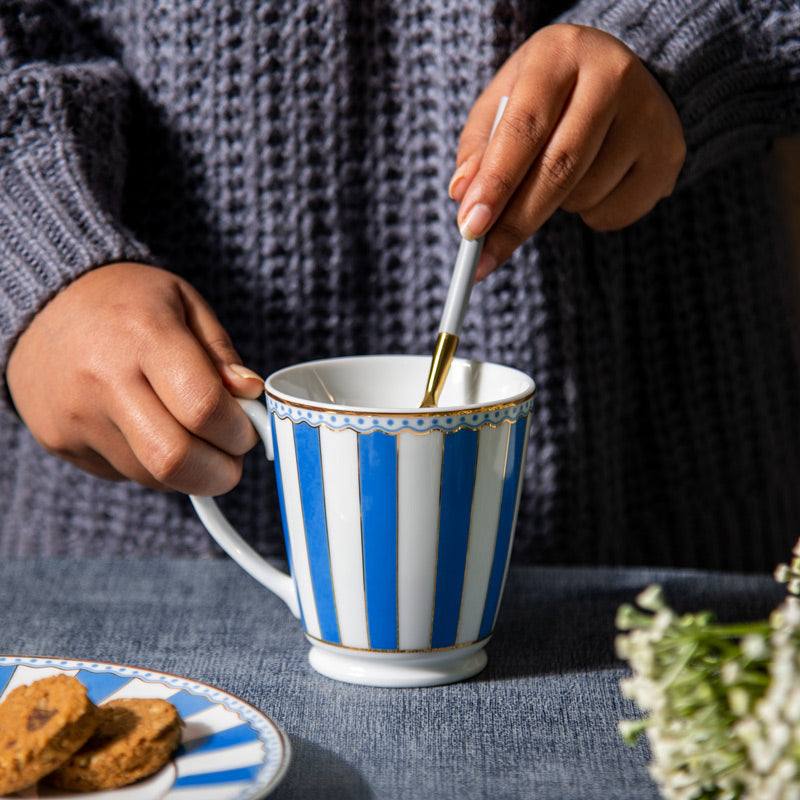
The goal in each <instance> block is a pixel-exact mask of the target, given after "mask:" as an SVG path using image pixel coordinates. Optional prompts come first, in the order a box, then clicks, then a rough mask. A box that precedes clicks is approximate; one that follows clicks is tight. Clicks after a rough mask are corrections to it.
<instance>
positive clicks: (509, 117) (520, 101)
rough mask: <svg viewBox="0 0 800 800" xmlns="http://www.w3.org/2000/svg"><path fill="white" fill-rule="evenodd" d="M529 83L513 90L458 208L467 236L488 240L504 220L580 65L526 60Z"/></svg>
mask: <svg viewBox="0 0 800 800" xmlns="http://www.w3.org/2000/svg"><path fill="white" fill-rule="evenodd" d="M525 66H526V70H528V72H527V74H526V78H525V80H524V81H523V80H520V81H517V83H516V84H515V85H514V88H513V89H512V90H511V94H510V96H509V100H508V105H507V107H506V110H505V113H504V114H503V118H502V119H501V120H500V124H499V125H498V126H497V130H496V131H495V134H494V137H493V138H492V140H491V142H489V143H488V144H487V145H486V149H485V151H484V153H483V157H482V159H481V164H480V168H479V170H478V172H477V174H476V175H475V177H474V179H473V180H472V182H471V183H470V185H469V189H468V190H467V192H466V193H465V195H464V198H463V200H462V201H461V206H460V208H459V210H458V217H457V219H458V225H459V229H460V231H461V235H462V236H464V237H465V238H467V239H476V238H478V237H480V236H483V235H484V234H485V233H486V231H487V230H488V229H489V228H490V227H491V225H492V224H493V223H494V221H495V220H496V219H497V218H498V217H499V216H500V214H501V213H502V211H503V209H504V208H505V206H506V204H507V203H508V201H509V200H510V199H511V196H512V195H513V194H514V192H515V191H516V189H517V187H518V186H519V184H520V183H521V181H522V180H523V179H524V177H525V175H526V173H527V172H528V169H529V168H530V166H531V164H532V163H533V162H534V160H535V159H536V158H537V156H538V155H539V154H540V152H541V151H542V149H543V147H544V146H545V144H546V142H547V140H548V139H549V138H550V134H551V132H552V130H553V129H554V127H555V126H556V124H557V122H558V120H559V118H560V117H561V114H562V111H563V109H564V107H565V104H566V103H567V99H568V98H569V95H570V93H571V92H572V89H573V85H574V80H575V67H574V65H573V64H572V63H571V62H570V61H569V60H568V59H564V58H560V59H558V58H543V57H541V55H537V58H536V61H535V64H533V65H532V64H531V61H530V60H529V59H528V60H526V62H525Z"/></svg>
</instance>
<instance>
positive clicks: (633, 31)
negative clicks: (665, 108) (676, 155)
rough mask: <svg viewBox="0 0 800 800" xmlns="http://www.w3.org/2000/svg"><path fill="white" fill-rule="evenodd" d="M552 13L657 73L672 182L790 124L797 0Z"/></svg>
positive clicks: (665, 0)
mask: <svg viewBox="0 0 800 800" xmlns="http://www.w3.org/2000/svg"><path fill="white" fill-rule="evenodd" d="M557 21H558V22H570V23H574V24H580V25H588V26H591V27H594V28H599V29H600V30H604V31H606V32H607V33H610V34H611V35H612V36H615V37H616V38H617V39H620V40H621V41H623V42H624V43H625V44H626V45H627V46H628V47H629V48H630V49H631V50H633V52H634V53H636V55H637V56H639V58H641V59H642V61H643V62H644V63H645V64H646V65H647V66H648V68H649V69H650V70H651V71H652V73H653V74H654V75H655V77H656V78H657V79H658V80H659V81H660V82H661V85H662V86H663V88H664V89H665V91H666V92H667V94H668V95H669V96H670V97H671V99H672V101H673V103H674V104H675V107H676V109H677V111H678V114H679V116H680V118H681V122H682V123H683V127H684V135H685V137H686V144H687V159H686V164H685V166H684V169H683V171H682V173H681V178H680V181H679V183H680V184H685V183H687V182H691V181H692V180H694V179H695V178H697V177H699V176H700V175H702V174H703V173H705V172H707V171H708V170H710V169H713V168H714V167H716V166H719V165H721V164H723V163H725V162H726V161H729V160H730V159H732V158H736V157H739V156H741V155H742V154H744V153H747V152H753V151H755V150H759V149H765V148H766V147H767V146H768V145H769V144H770V143H771V141H772V140H773V139H774V138H776V137H777V136H781V135H785V134H789V133H792V132H793V131H795V130H797V128H798V126H800V4H796V3H793V2H785V1H784V0H778V1H777V2H773V0H762V1H761V2H752V3H740V2H737V1H736V0H700V1H699V2H696V3H683V2H677V0H657V1H656V2H647V1H646V0H583V1H582V2H579V3H577V4H576V5H575V6H574V7H573V8H571V9H570V10H569V11H567V12H566V13H565V14H563V15H562V16H561V17H559V19H558V20H557Z"/></svg>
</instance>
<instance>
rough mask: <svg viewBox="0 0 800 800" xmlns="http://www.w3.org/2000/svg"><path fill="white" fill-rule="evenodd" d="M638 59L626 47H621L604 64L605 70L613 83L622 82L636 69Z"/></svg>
mask: <svg viewBox="0 0 800 800" xmlns="http://www.w3.org/2000/svg"><path fill="white" fill-rule="evenodd" d="M637 66H638V59H637V58H636V56H635V55H634V54H633V53H631V52H630V51H629V50H627V49H622V50H619V51H617V52H616V53H615V54H614V57H613V58H611V59H609V61H608V62H607V64H606V70H607V71H608V74H609V75H610V76H611V78H612V80H613V81H614V82H615V83H624V82H625V81H626V80H628V78H630V77H631V75H633V74H634V73H635V72H636V71H637V69H636V68H637Z"/></svg>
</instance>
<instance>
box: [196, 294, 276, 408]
mask: <svg viewBox="0 0 800 800" xmlns="http://www.w3.org/2000/svg"><path fill="white" fill-rule="evenodd" d="M180 288H181V295H182V296H183V302H184V308H185V310H186V323H187V325H188V326H189V330H191V331H192V333H194V335H195V336H196V337H197V340H198V341H199V342H200V344H202V345H203V347H204V349H205V351H206V352H207V353H208V355H209V357H210V358H211V360H212V361H213V362H214V366H215V367H216V368H217V371H218V372H219V374H220V376H221V377H222V381H223V383H224V384H225V386H226V387H227V388H228V390H229V391H230V392H231V393H232V394H234V395H236V396H237V397H249V398H252V399H255V398H257V397H260V396H261V393H262V392H263V391H264V380H263V378H261V376H260V375H258V374H257V373H255V372H253V370H251V369H248V368H247V367H245V366H243V365H242V359H241V357H240V356H239V354H238V353H237V352H236V348H235V347H234V346H233V342H232V341H231V339H230V336H228V332H227V331H226V330H225V328H223V327H222V324H221V323H220V321H219V320H218V319H217V315H216V314H215V313H214V311H213V309H212V308H211V306H210V305H209V304H208V303H207V302H206V300H205V298H204V297H203V296H202V295H201V294H200V293H199V292H198V291H197V290H196V289H195V288H194V287H193V286H191V285H190V284H188V283H184V282H182V283H181V284H180Z"/></svg>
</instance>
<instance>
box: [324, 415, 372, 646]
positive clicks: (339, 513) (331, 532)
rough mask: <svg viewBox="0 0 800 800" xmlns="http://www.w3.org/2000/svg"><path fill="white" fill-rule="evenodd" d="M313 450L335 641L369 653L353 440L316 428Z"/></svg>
mask: <svg viewBox="0 0 800 800" xmlns="http://www.w3.org/2000/svg"><path fill="white" fill-rule="evenodd" d="M319 445H320V453H321V457H322V479H323V483H324V485H325V521H326V523H327V527H328V550H329V552H330V555H331V577H332V579H333V595H334V597H335V598H336V617H337V619H338V621H339V636H340V637H341V643H342V644H344V645H349V646H350V647H369V638H368V636H367V610H366V604H365V600H364V560H363V555H362V549H361V500H360V497H359V475H358V437H357V434H356V432H355V431H351V430H341V431H334V430H331V429H330V428H326V427H324V426H320V429H319Z"/></svg>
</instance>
